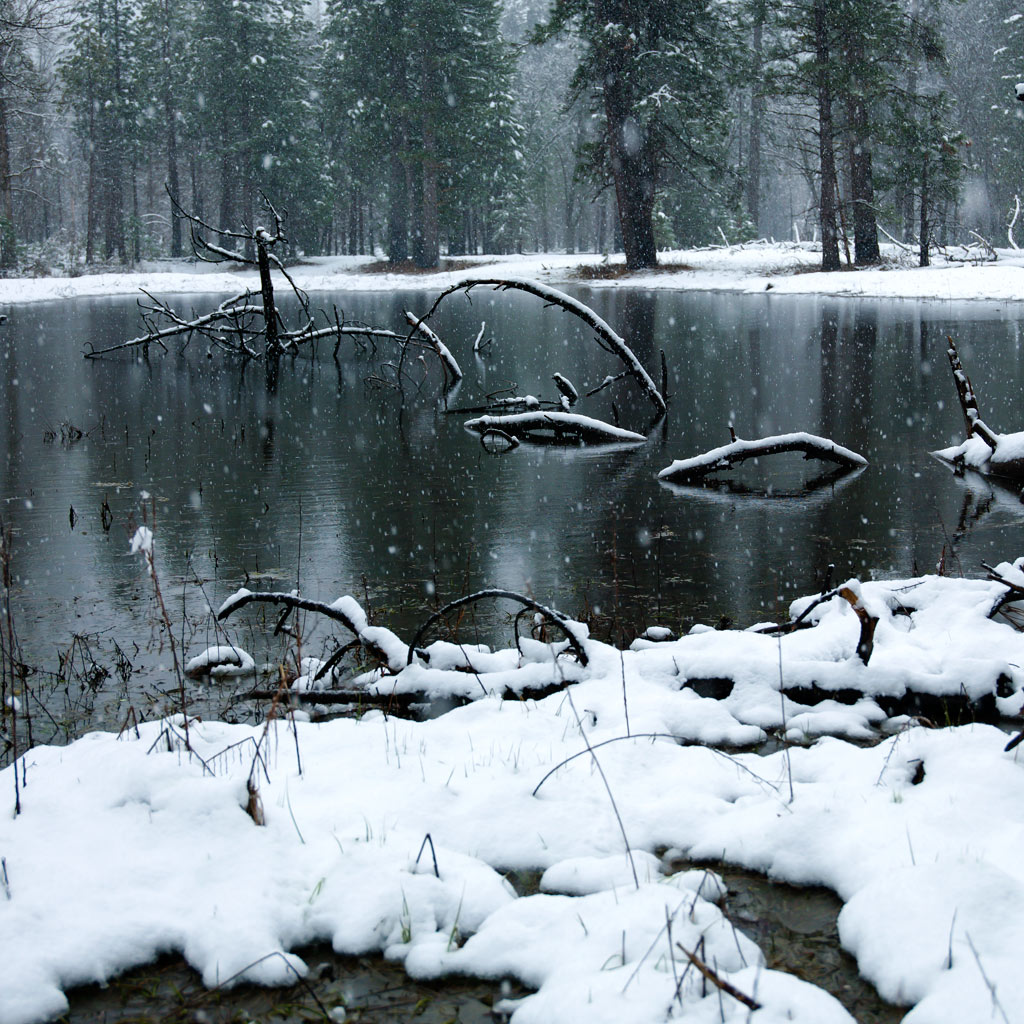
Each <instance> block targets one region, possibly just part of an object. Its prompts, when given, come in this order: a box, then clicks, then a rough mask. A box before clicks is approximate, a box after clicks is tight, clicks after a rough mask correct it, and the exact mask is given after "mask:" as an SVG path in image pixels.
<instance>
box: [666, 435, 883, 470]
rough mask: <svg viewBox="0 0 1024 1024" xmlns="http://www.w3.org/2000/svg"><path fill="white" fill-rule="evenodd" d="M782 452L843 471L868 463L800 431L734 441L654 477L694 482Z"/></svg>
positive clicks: (673, 465)
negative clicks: (820, 460) (740, 463)
mask: <svg viewBox="0 0 1024 1024" xmlns="http://www.w3.org/2000/svg"><path fill="white" fill-rule="evenodd" d="M785 452H803V455H804V458H805V459H822V460H823V461H825V462H834V463H836V464H838V465H839V466H842V467H844V468H847V469H857V468H859V467H861V466H866V465H867V464H868V461H867V459H865V458H864V456H863V455H858V454H857V453H856V452H854V451H851V450H850V449H849V448H844V447H843V446H842V445H840V444H836V442H835V441H831V440H829V439H828V438H827V437H818V435H817V434H808V433H804V432H802V431H801V432H798V433H794V434H778V435H776V436H774V437H762V438H759V439H758V440H756V441H744V440H742V439H740V438H737V439H736V440H734V441H732V443H730V444H726V445H722V447H721V448H714V449H712V450H711V451H709V452H705V453H704V454H703V455H697V456H694V457H693V458H692V459H676V461H675V462H673V463H672V465H670V466H667V467H666V468H665V469H663V470H662V471H661V472H660V473H659V474H658V479H659V480H668V481H676V482H680V481H685V480H698V479H700V478H701V477H705V476H707V475H708V474H709V473H715V472H717V471H718V470H722V469H730V468H732V467H733V466H735V465H736V464H737V463H739V462H745V461H746V460H747V459H756V458H760V457H761V456H766V455H781V454H783V453H785Z"/></svg>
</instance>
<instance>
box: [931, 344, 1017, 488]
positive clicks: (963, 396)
mask: <svg viewBox="0 0 1024 1024" xmlns="http://www.w3.org/2000/svg"><path fill="white" fill-rule="evenodd" d="M947 342H948V348H947V349H946V356H947V357H948V359H949V366H950V369H951V370H952V371H953V381H954V383H955V384H956V395H957V398H958V399H959V402H960V411H961V412H962V413H963V417H964V428H965V430H966V433H967V439H966V440H965V441H964V442H963V443H962V444H958V445H954V446H953V447H952V448H943V449H941V450H940V451H937V452H933V453H932V454H933V455H935V456H936V457H937V458H939V459H942V460H943V461H944V462H948V463H951V464H952V466H953V467H954V469H962V468H969V469H976V470H977V471H978V472H979V473H988V474H991V475H992V476H1004V477H1010V478H1011V479H1014V480H1019V479H1021V478H1022V477H1024V432H1017V433H1013V434H999V433H997V432H996V431H994V430H993V429H992V428H991V427H990V426H989V425H988V424H987V423H986V422H985V421H984V420H983V419H982V418H981V414H980V412H979V411H978V396H977V393H976V392H975V390H974V386H973V385H972V384H971V380H970V378H969V377H968V376H967V373H966V372H965V370H964V368H963V365H962V364H961V362H960V354H959V353H958V352H957V348H956V342H954V341H953V339H952V338H947Z"/></svg>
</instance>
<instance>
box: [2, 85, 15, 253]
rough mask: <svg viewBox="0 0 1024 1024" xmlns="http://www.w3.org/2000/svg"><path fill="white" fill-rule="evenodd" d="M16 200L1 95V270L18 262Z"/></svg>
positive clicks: (5, 114) (5, 109)
mask: <svg viewBox="0 0 1024 1024" xmlns="http://www.w3.org/2000/svg"><path fill="white" fill-rule="evenodd" d="M15 243H16V239H15V235H14V201H13V196H12V189H11V147H10V136H9V135H8V132H7V97H6V96H4V95H0V270H5V271H6V270H11V269H12V268H13V267H14V266H15V264H16V263H17V250H16V244H15Z"/></svg>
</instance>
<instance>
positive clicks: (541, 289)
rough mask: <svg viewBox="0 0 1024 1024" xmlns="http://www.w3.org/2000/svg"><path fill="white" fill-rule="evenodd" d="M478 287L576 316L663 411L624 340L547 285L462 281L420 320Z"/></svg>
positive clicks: (659, 397) (661, 402)
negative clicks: (522, 295)
mask: <svg viewBox="0 0 1024 1024" xmlns="http://www.w3.org/2000/svg"><path fill="white" fill-rule="evenodd" d="M478 285H483V286H485V287H492V288H497V289H499V290H502V291H504V290H505V289H508V288H512V289H516V290H518V291H522V292H527V293H528V294H529V295H535V296H536V297H537V298H539V299H542V300H543V301H544V302H546V303H547V304H548V305H550V306H557V307H558V308H559V309H564V310H565V311H566V312H567V313H572V314H573V315H574V316H578V317H579V318H580V319H581V320H582V321H583V322H584V323H585V324H586V325H587V326H588V327H590V328H591V329H592V330H593V331H594V333H595V334H596V335H597V340H598V344H599V345H600V346H601V347H602V348H603V349H605V350H606V351H608V352H611V353H613V354H614V355H616V356H618V358H619V359H621V360H622V362H623V363H624V364H625V365H626V367H627V369H628V370H629V372H630V374H632V376H634V377H635V378H636V379H637V381H638V382H639V384H640V387H641V388H642V389H643V391H644V394H645V395H646V396H647V398H648V399H649V400H650V402H651V404H652V405H653V406H654V407H655V409H657V411H658V412H659V413H663V412H664V411H665V399H664V397H663V395H662V394H661V392H660V391H659V390H658V389H657V387H656V386H655V383H654V381H653V380H652V379H651V376H650V374H649V373H648V372H647V371H646V370H645V369H644V367H643V364H642V363H641V362H640V360H639V359H637V357H636V354H635V353H634V352H633V350H632V349H631V348H630V347H629V345H628V344H627V343H626V341H625V339H624V338H622V337H621V336H620V335H619V334H617V333H616V332H615V331H613V330H612V328H611V327H610V326H609V325H608V324H607V323H606V322H605V321H604V320H602V319H601V317H599V316H598V315H597V314H596V313H595V312H594V311H593V310H592V309H591V308H590V307H589V306H585V305H584V304H583V303H582V302H580V301H579V300H578V299H574V298H573V297H572V296H571V295H566V293H565V292H561V291H559V290H558V289H557V288H549V287H548V286H547V285H544V284H540V283H539V282H538V281H531V280H528V279H526V278H517V277H504V278H497V277H470V278H465V279H463V280H462V281H460V282H459V283H458V284H453V285H451V286H450V287H448V288H446V289H445V290H444V291H443V292H441V294H440V295H438V297H437V298H436V299H435V300H434V304H433V305H432V306H431V307H430V309H429V310H428V311H427V313H426V315H425V316H424V317H423V320H429V319H430V317H431V316H433V314H434V312H435V310H436V309H437V307H438V306H439V305H440V304H441V302H442V301H443V300H444V299H445V298H447V297H448V296H449V295H452V294H454V293H455V292H458V291H467V292H468V291H469V290H470V289H471V288H475V287H477V286H478Z"/></svg>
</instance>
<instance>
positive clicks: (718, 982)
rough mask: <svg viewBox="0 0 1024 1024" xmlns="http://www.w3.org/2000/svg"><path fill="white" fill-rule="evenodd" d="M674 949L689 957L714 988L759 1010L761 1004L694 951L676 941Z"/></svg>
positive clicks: (748, 1006) (746, 1005)
mask: <svg viewBox="0 0 1024 1024" xmlns="http://www.w3.org/2000/svg"><path fill="white" fill-rule="evenodd" d="M676 949H678V950H680V951H682V952H683V953H684V954H685V955H686V957H687V958H688V959H689V961H690V963H691V964H693V966H694V967H696V968H697V970H698V971H700V973H701V974H703V975H704V977H705V978H707V979H708V981H710V982H711V984H712V985H714V986H715V987H716V988H720V989H721V990H722V991H723V992H724V993H725V994H726V995H728V996H732V997H733V999H735V1000H736V1001H737V1002H738V1003H742V1004H743V1005H744V1006H745V1007H747V1009H748V1010H760V1009H761V1004H760V1003H759V1002H757V1000H756V999H751V998H750V996H748V995H745V994H744V993H743V992H741V991H740V990H739V989H738V988H737V987H736V986H735V985H733V984H731V983H730V982H728V981H726V980H725V978H723V977H722V976H721V975H720V974H718V973H717V972H716V971H713V970H712V969H711V968H710V967H708V965H707V964H706V963H704V961H703V960H701V959H700V957H698V956H697V954H696V953H691V952H690V951H689V950H688V949H687V948H686V947H685V946H684V945H683V944H682V943H681V942H677V943H676Z"/></svg>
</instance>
